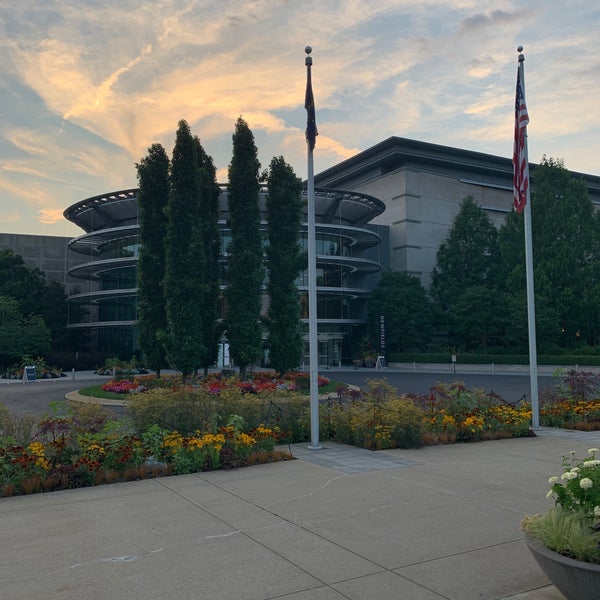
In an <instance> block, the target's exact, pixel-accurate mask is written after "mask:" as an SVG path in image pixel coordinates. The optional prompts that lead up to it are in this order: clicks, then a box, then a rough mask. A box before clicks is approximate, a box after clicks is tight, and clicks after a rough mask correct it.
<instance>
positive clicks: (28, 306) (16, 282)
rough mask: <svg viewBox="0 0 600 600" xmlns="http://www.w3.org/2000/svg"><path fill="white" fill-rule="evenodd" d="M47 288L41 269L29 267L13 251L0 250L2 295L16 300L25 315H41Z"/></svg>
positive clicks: (0, 293)
mask: <svg viewBox="0 0 600 600" xmlns="http://www.w3.org/2000/svg"><path fill="white" fill-rule="evenodd" d="M45 286H46V278H45V276H44V274H43V273H42V272H41V271H40V270H39V269H37V268H32V267H29V266H27V265H26V264H25V261H24V260H23V258H22V257H21V256H19V255H18V254H15V253H14V252H13V251H12V250H0V295H2V296H10V297H11V298H14V299H15V300H16V301H17V303H18V305H19V310H20V311H21V312H22V313H23V314H24V315H29V314H39V311H40V306H41V305H42V301H43V298H44V292H45ZM65 325H66V321H65Z"/></svg>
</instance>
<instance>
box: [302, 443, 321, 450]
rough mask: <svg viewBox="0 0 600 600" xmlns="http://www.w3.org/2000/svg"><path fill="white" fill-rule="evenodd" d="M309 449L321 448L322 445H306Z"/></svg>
mask: <svg viewBox="0 0 600 600" xmlns="http://www.w3.org/2000/svg"><path fill="white" fill-rule="evenodd" d="M306 447H307V448H308V449H309V450H323V446H321V444H317V445H316V446H313V445H312V444H309V445H308V446H306Z"/></svg>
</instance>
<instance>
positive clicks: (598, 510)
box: [594, 506, 600, 518]
mask: <svg viewBox="0 0 600 600" xmlns="http://www.w3.org/2000/svg"><path fill="white" fill-rule="evenodd" d="M594 516H595V517H596V518H600V506H594Z"/></svg>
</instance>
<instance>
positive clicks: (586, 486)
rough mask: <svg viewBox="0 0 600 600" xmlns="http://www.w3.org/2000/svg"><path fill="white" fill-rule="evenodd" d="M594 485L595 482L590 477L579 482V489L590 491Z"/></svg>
mask: <svg viewBox="0 0 600 600" xmlns="http://www.w3.org/2000/svg"><path fill="white" fill-rule="evenodd" d="M593 485H594V482H593V481H592V480H591V479H590V478H589V477H584V478H583V479H582V480H581V481H580V482H579V487H580V488H581V489H584V490H589V489H590V488H591V487H592V486H593Z"/></svg>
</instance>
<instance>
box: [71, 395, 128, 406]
mask: <svg viewBox="0 0 600 600" xmlns="http://www.w3.org/2000/svg"><path fill="white" fill-rule="evenodd" d="M65 400H70V401H71V402H80V403H81V404H101V405H102V406H125V404H126V403H125V402H124V401H123V400H111V399H110V398H94V397H93V396H82V395H81V394H80V393H79V392H69V393H68V394H65Z"/></svg>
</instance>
